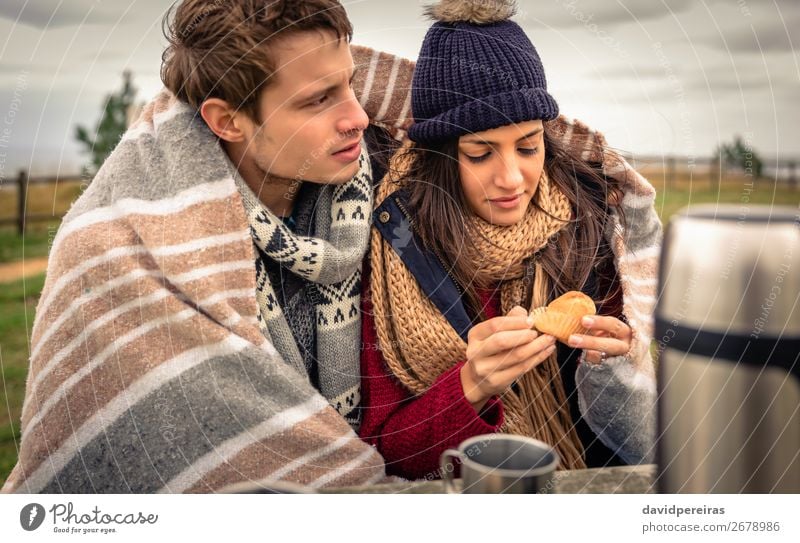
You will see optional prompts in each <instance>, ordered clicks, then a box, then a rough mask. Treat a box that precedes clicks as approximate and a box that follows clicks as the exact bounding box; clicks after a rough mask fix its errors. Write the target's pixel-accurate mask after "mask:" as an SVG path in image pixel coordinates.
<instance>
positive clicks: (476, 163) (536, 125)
mask: <svg viewBox="0 0 800 543" xmlns="http://www.w3.org/2000/svg"><path fill="white" fill-rule="evenodd" d="M543 128H544V127H543V126H542V121H541V120H538V121H526V122H522V123H517V124H510V125H507V126H501V127H500V128H493V129H491V130H485V131H483V132H476V133H474V134H467V135H465V136H461V137H460V138H459V140H458V169H459V173H460V175H461V188H462V190H463V191H464V196H465V197H466V200H467V204H468V205H469V207H470V209H471V210H472V212H473V213H475V214H476V215H478V216H479V217H481V218H482V219H483V220H485V221H486V222H489V223H491V224H496V225H501V226H510V225H512V224H516V223H518V222H520V221H521V220H522V218H523V217H524V216H525V212H526V210H527V209H528V204H529V203H530V201H531V198H533V195H534V194H536V189H537V187H538V186H539V177H540V176H541V175H542V168H544V132H543Z"/></svg>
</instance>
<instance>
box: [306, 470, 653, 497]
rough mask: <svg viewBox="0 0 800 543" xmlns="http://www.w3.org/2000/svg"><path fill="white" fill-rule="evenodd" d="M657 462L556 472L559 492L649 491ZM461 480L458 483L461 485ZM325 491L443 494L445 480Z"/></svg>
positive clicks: (327, 491) (557, 492) (605, 492)
mask: <svg viewBox="0 0 800 543" xmlns="http://www.w3.org/2000/svg"><path fill="white" fill-rule="evenodd" d="M655 478H656V465H655V464H645V465H641V466H615V467H608V468H592V469H578V470H571V471H558V472H556V480H555V482H556V485H555V493H556V494H650V493H654V492H656V489H655V488H654V487H653V482H654V481H655ZM460 483H461V482H460V480H456V486H457V487H460ZM321 492H323V493H341V494H349V493H359V494H441V493H443V492H444V485H443V484H442V481H438V480H437V481H408V482H402V483H389V484H383V485H372V486H354V487H344V488H332V489H327V490H322V491H321Z"/></svg>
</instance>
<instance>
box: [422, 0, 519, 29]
mask: <svg viewBox="0 0 800 543" xmlns="http://www.w3.org/2000/svg"><path fill="white" fill-rule="evenodd" d="M516 12H517V3H516V2H515V1H514V0H441V1H440V2H439V3H438V4H434V5H430V6H427V7H426V8H425V14H426V15H427V16H428V17H430V18H431V19H434V20H436V21H440V22H442V23H458V22H464V23H470V24H477V25H487V24H492V23H497V22H500V21H505V20H506V19H508V18H510V17H512V16H513V15H514V14H515V13H516Z"/></svg>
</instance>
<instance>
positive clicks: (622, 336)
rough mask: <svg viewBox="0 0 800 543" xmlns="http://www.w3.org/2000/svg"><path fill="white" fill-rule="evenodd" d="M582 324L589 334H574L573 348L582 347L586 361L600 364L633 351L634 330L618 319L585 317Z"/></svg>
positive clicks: (598, 316)
mask: <svg viewBox="0 0 800 543" xmlns="http://www.w3.org/2000/svg"><path fill="white" fill-rule="evenodd" d="M581 324H582V325H583V326H584V327H585V328H587V329H588V330H589V333H588V334H572V335H571V336H570V337H569V345H570V346H571V347H580V348H582V349H583V350H584V351H585V352H586V361H587V362H590V363H592V364H599V363H601V362H603V361H604V360H605V359H606V358H608V357H609V356H619V355H622V354H627V353H628V351H630V350H631V340H632V339H633V330H631V327H630V326H628V325H627V324H625V323H624V322H622V321H621V320H619V319H618V318H616V317H605V316H601V315H593V316H591V317H583V319H581Z"/></svg>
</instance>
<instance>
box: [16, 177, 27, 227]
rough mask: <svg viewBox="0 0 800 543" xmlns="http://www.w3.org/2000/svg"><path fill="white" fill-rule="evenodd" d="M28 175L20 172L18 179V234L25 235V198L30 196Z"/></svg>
mask: <svg viewBox="0 0 800 543" xmlns="http://www.w3.org/2000/svg"><path fill="white" fill-rule="evenodd" d="M27 189H28V173H27V172H26V171H25V170H20V171H19V177H17V232H19V235H20V236H21V235H23V234H25V197H26V196H27V195H28V190H27Z"/></svg>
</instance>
